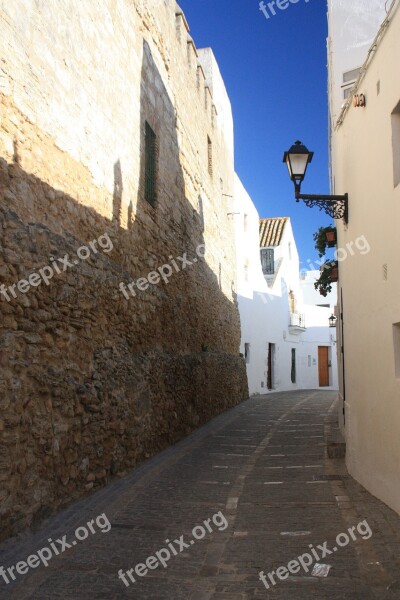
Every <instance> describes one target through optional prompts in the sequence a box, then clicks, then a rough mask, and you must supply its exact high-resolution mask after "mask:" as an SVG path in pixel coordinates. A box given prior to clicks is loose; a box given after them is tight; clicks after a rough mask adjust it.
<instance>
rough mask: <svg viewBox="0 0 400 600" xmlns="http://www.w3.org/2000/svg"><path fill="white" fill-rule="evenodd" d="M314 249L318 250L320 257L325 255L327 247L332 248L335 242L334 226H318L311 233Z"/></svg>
mask: <svg viewBox="0 0 400 600" xmlns="http://www.w3.org/2000/svg"><path fill="white" fill-rule="evenodd" d="M313 238H314V242H315V249H316V250H317V251H318V254H319V256H320V258H322V257H323V256H325V252H326V249H327V248H333V247H334V246H335V244H336V227H333V225H329V226H328V227H320V228H319V229H318V231H316V232H315V233H314V235H313Z"/></svg>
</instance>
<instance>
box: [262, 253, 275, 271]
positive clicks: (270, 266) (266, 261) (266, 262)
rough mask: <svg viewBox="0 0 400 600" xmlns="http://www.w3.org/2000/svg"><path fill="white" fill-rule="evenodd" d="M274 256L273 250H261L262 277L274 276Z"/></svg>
mask: <svg viewBox="0 0 400 600" xmlns="http://www.w3.org/2000/svg"><path fill="white" fill-rule="evenodd" d="M274 263H275V255H274V249H273V248H270V249H268V250H261V264H262V270H263V273H264V275H274V273H275V264H274Z"/></svg>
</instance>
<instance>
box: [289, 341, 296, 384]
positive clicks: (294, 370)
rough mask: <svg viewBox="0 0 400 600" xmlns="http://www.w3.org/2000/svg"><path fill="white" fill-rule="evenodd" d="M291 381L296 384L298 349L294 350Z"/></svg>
mask: <svg viewBox="0 0 400 600" xmlns="http://www.w3.org/2000/svg"><path fill="white" fill-rule="evenodd" d="M290 375H291V377H290V378H291V380H292V383H296V349H295V348H292V369H291V374H290Z"/></svg>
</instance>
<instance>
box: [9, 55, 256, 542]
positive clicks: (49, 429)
mask: <svg viewBox="0 0 400 600" xmlns="http://www.w3.org/2000/svg"><path fill="white" fill-rule="evenodd" d="M141 89H142V97H141V107H140V111H141V150H140V151H141V157H142V165H141V181H140V184H139V189H138V199H137V209H136V213H135V214H133V213H134V207H133V204H132V201H131V202H129V203H127V202H124V196H123V194H124V193H125V190H124V185H123V172H122V169H121V163H120V162H119V161H116V162H115V164H114V176H115V185H114V195H113V211H112V219H107V218H105V217H103V216H101V215H100V214H99V213H97V212H96V211H95V210H94V209H93V208H89V207H85V206H83V205H82V203H80V202H79V201H78V200H77V199H74V198H72V197H71V196H68V195H67V194H65V193H63V192H61V191H60V190H58V189H56V188H53V187H51V186H50V185H48V184H47V183H45V182H44V181H42V180H41V179H39V178H38V177H35V176H34V175H32V174H31V173H28V172H26V171H25V170H24V169H23V168H22V167H21V161H20V160H19V158H18V147H17V145H15V147H14V150H15V151H14V162H13V163H11V164H8V163H7V162H6V161H5V160H4V159H0V193H1V198H2V201H1V206H0V284H3V285H4V286H5V287H6V288H8V286H11V285H13V284H16V283H17V282H18V281H19V280H20V279H27V277H29V275H30V274H31V273H32V272H37V271H38V270H39V269H41V268H42V267H43V266H45V265H49V264H53V263H52V262H50V260H51V258H53V259H55V258H63V257H65V255H67V254H68V255H69V257H76V256H77V249H78V248H79V247H81V246H82V245H88V243H89V242H90V241H92V240H97V239H99V237H100V236H104V234H107V235H108V236H109V239H110V240H111V241H112V246H113V249H112V251H107V252H106V251H103V250H100V251H98V252H97V253H94V252H93V253H90V255H89V257H88V258H87V259H85V260H79V261H77V263H78V264H72V266H71V267H70V268H68V269H66V270H65V271H61V272H60V273H59V274H55V275H54V277H53V278H52V279H51V281H49V285H45V284H44V283H41V284H40V285H38V286H32V287H31V288H30V289H29V291H27V292H26V293H20V292H18V293H17V298H16V299H14V298H13V299H12V301H11V302H7V301H5V300H4V298H2V301H0V316H1V322H0V366H1V375H0V407H1V412H2V420H3V422H4V429H3V430H2V431H1V432H0V444H1V474H2V481H3V485H2V501H1V508H0V517H1V532H0V537H1V538H3V539H4V538H6V537H8V536H10V535H12V534H15V533H16V532H18V531H20V530H21V529H23V528H25V527H27V526H30V525H31V524H32V523H33V522H35V521H37V520H39V519H41V518H43V517H44V516H47V515H48V514H50V513H52V512H53V511H55V510H57V509H59V508H61V507H62V506H63V505H66V504H68V503H69V502H71V501H72V500H74V499H76V498H79V497H80V496H82V495H84V494H86V493H88V492H89V491H91V490H93V489H96V488H98V487H100V486H102V485H104V484H106V483H107V482H108V481H109V479H110V477H111V476H113V475H117V474H122V473H125V472H126V470H128V469H130V468H132V467H134V466H135V465H136V464H137V463H138V462H140V461H142V460H143V459H145V458H147V457H149V456H151V455H153V454H155V453H156V452H158V451H160V450H162V449H163V448H165V447H167V446H168V445H170V444H173V443H175V442H176V441H178V440H179V439H180V438H182V437H183V436H185V435H186V434H188V433H189V432H190V431H192V430H193V429H194V428H196V427H198V426H199V425H201V424H203V423H205V422H206V421H207V420H209V419H210V418H212V417H213V416H215V415H217V414H219V413H220V412H222V411H223V410H225V409H227V408H228V407H230V406H233V405H235V404H237V403H238V402H240V401H241V400H243V399H245V398H247V396H248V394H247V380H246V372H245V365H244V362H243V359H242V358H240V357H239V339H240V329H239V316H238V311H237V307H236V304H235V303H233V302H232V301H229V300H228V299H227V298H226V296H225V295H224V294H222V293H221V291H220V290H219V285H218V280H217V277H216V275H215V274H214V273H213V272H212V271H211V270H210V269H209V267H208V266H207V264H206V262H205V260H199V261H198V262H197V263H196V264H194V265H192V266H191V267H190V268H189V267H187V269H185V270H184V271H181V272H176V273H174V274H173V276H171V278H170V280H169V283H168V284H167V283H164V282H161V283H159V284H158V285H153V286H150V287H149V289H148V290H147V291H146V292H139V291H138V292H137V295H136V297H132V298H131V299H129V300H127V299H126V298H125V297H124V295H123V294H122V293H121V291H120V289H119V284H120V282H121V281H125V282H129V281H131V280H132V279H134V280H137V278H138V277H140V276H147V274H148V273H149V272H150V271H152V270H154V269H157V268H158V267H160V266H162V265H163V264H164V263H167V262H169V257H171V256H172V257H174V258H176V257H178V256H182V255H183V253H184V252H187V254H188V258H190V257H193V256H196V255H195V254H194V252H195V248H196V246H197V245H198V244H201V243H203V236H202V217H201V216H199V215H198V213H197V211H194V210H193V208H192V206H191V205H190V203H189V202H188V200H186V198H185V189H184V179H183V174H182V168H181V165H180V162H179V147H178V141H177V132H176V122H175V110H174V107H173V105H172V103H171V101H170V99H169V97H168V94H167V91H166V89H165V87H164V85H163V83H162V80H161V77H160V74H159V72H158V70H157V67H156V65H155V63H154V61H153V58H152V56H151V52H150V49H149V47H148V45H147V44H145V46H144V51H143V65H142V86H141ZM151 90H152V91H153V96H154V97H155V99H156V105H154V103H152V99H151V96H152V94H151V93H150V91H151ZM155 92H157V93H155ZM161 105H162V107H163V110H162V111H161ZM161 115H163V118H161ZM146 121H147V122H148V123H149V124H150V125H151V127H152V129H153V131H154V132H155V133H156V136H157V139H158V140H159V142H158V144H159V146H158V160H159V165H158V181H157V205H156V207H155V208H153V207H152V206H151V205H150V204H149V203H148V202H147V201H145V200H144V198H143V187H144V171H145V164H144V160H145V148H144V145H145V137H144V136H145V122H146ZM28 152H29V148H27V149H26V148H25V147H21V155H22V156H23V154H24V153H28ZM166 157H167V158H166ZM52 160H54V161H56V160H57V156H56V154H55V153H54V154H53V155H52ZM22 162H23V161H22ZM124 207H127V210H128V222H129V227H128V230H125V229H124V228H122V227H121V226H120V223H121V211H122V210H124ZM109 250H110V247H109ZM204 348H208V351H207V352H205V351H203V350H204ZM202 349H203V350H202Z"/></svg>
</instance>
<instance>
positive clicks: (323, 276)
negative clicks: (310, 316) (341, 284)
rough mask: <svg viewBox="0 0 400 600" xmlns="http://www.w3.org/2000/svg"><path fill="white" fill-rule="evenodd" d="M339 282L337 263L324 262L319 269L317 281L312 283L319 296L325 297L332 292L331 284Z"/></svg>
mask: <svg viewBox="0 0 400 600" xmlns="http://www.w3.org/2000/svg"><path fill="white" fill-rule="evenodd" d="M338 280H339V266H338V261H326V262H325V263H324V264H323V265H321V268H320V276H319V279H317V281H316V282H315V283H314V287H315V289H316V290H318V291H319V293H320V294H321V296H324V297H326V296H327V295H328V294H329V292H331V291H332V283H336V282H337V281H338Z"/></svg>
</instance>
